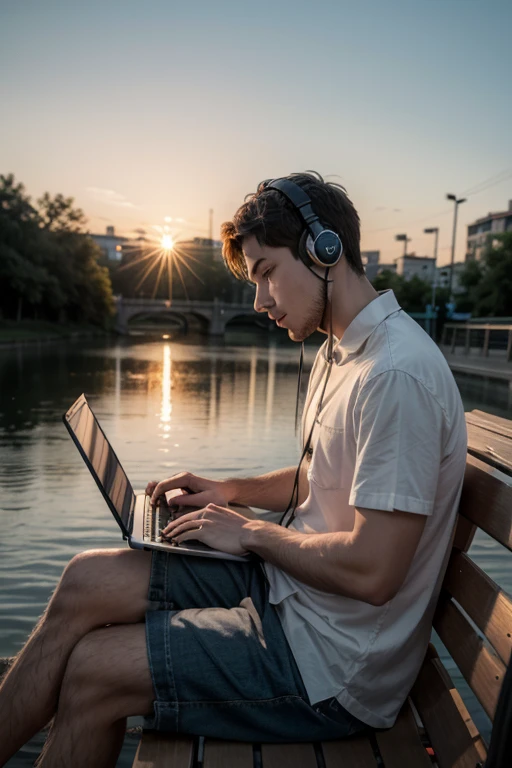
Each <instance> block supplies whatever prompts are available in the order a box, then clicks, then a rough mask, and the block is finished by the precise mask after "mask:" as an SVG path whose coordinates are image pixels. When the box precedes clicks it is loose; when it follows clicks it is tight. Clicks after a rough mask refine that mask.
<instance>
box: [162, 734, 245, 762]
mask: <svg viewBox="0 0 512 768" xmlns="http://www.w3.org/2000/svg"><path fill="white" fill-rule="evenodd" d="M203 766H204V768H226V766H229V768H252V767H253V758H252V744H247V743H244V742H241V741H222V740H220V739H219V740H217V739H205V742H204V758H203ZM166 768H167V766H166ZM169 768H174V766H169Z"/></svg>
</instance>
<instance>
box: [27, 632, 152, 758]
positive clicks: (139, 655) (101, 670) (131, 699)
mask: <svg viewBox="0 0 512 768" xmlns="http://www.w3.org/2000/svg"><path fill="white" fill-rule="evenodd" d="M154 698H155V697H154V693H153V683H152V681H151V673H150V670H149V663H148V657H147V650H146V635H145V627H144V625H143V624H133V625H121V626H115V627H105V628H103V629H96V630H94V631H93V632H90V633H89V634H88V635H86V636H85V637H84V638H83V639H82V640H81V641H80V642H79V643H78V644H77V645H76V646H75V649H74V650H73V652H72V654H71V656H70V659H69V661H68V665H67V668H66V674H65V675H64V680H63V683H62V688H61V693H60V698H59V706H58V709H57V714H56V716H55V719H54V721H53V725H52V729H51V731H50V735H49V737H48V739H47V741H46V744H45V747H44V749H43V752H42V753H41V755H40V757H39V759H38V761H37V763H36V764H37V766H38V768H69V766H73V768H90V766H94V768H110V766H115V764H116V761H117V758H118V755H119V752H120V750H121V747H122V744H123V738H124V734H125V729H126V718H127V717H128V716H130V715H145V714H148V713H150V712H151V710H152V703H153V700H154Z"/></svg>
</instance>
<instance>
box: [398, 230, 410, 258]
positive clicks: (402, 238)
mask: <svg viewBox="0 0 512 768" xmlns="http://www.w3.org/2000/svg"><path fill="white" fill-rule="evenodd" d="M395 240H403V242H404V256H407V243H410V242H411V238H410V237H407V235H395Z"/></svg>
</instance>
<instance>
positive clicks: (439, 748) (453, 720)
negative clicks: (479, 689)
mask: <svg viewBox="0 0 512 768" xmlns="http://www.w3.org/2000/svg"><path fill="white" fill-rule="evenodd" d="M411 697H412V700H413V702H414V705H415V707H416V709H417V710H418V712H419V715H420V717H421V720H422V722H423V724H424V726H425V728H426V730H427V734H428V736H429V739H430V742H431V744H432V747H433V748H434V752H435V755H436V760H437V762H438V764H439V768H475V766H476V764H477V763H478V762H479V761H480V762H482V763H483V762H484V760H485V756H486V750H485V746H484V743H483V741H482V738H481V736H480V734H479V733H478V731H477V729H476V727H475V725H474V723H473V721H472V720H471V717H470V716H469V712H468V711H467V709H466V707H465V706H464V703H463V701H462V699H461V698H460V695H459V692H458V691H457V690H456V688H455V687H454V685H453V682H452V681H451V678H450V676H449V675H448V672H447V671H446V670H445V668H444V667H443V665H442V663H441V660H440V659H439V657H438V655H437V653H436V650H435V648H434V647H433V646H432V645H431V646H430V647H429V651H428V653H427V656H426V658H425V661H424V662H423V665H422V667H421V670H420V673H419V675H418V677H417V679H416V682H415V683H414V686H413V689H412V692H411Z"/></svg>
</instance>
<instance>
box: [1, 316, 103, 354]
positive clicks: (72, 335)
mask: <svg viewBox="0 0 512 768" xmlns="http://www.w3.org/2000/svg"><path fill="white" fill-rule="evenodd" d="M106 333H107V332H106V331H105V330H103V329H102V328H98V326H95V325H82V324H73V323H66V324H61V323H50V322H47V321H45V320H21V321H20V322H19V323H17V322H16V321H15V320H0V348H1V347H2V346H4V345H10V344H20V343H22V344H23V343H29V342H34V341H60V340H62V339H79V338H88V339H90V338H93V337H95V336H105V335H106Z"/></svg>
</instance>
